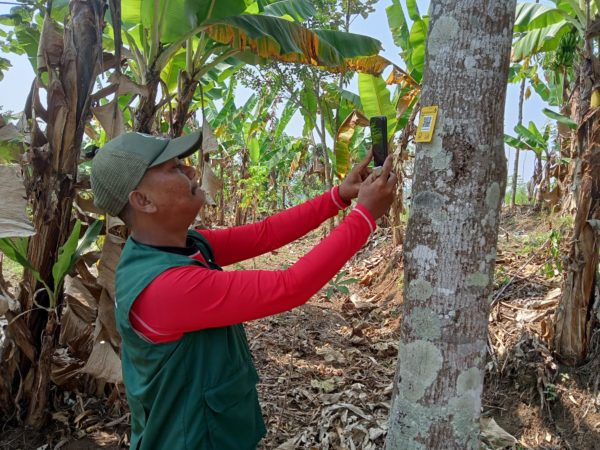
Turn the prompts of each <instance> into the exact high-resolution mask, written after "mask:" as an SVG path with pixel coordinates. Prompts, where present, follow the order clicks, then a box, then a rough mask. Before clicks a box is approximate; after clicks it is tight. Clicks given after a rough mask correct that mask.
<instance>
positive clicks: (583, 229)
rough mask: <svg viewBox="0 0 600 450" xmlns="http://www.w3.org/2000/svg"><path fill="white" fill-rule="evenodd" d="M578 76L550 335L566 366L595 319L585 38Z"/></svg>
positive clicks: (594, 112)
mask: <svg viewBox="0 0 600 450" xmlns="http://www.w3.org/2000/svg"><path fill="white" fill-rule="evenodd" d="M578 80H579V83H580V84H579V91H580V97H579V103H578V109H577V111H578V114H577V119H578V120H577V122H578V125H579V126H578V128H577V134H576V139H575V145H576V149H575V155H576V157H577V158H578V159H580V161H581V163H580V166H581V177H580V179H581V182H578V183H577V189H576V192H577V195H576V197H575V198H576V201H577V203H576V209H575V210H576V213H575V222H574V224H573V231H572V234H571V239H570V242H571V248H570V250H569V255H568V258H567V262H566V264H565V270H566V276H565V282H564V284H563V290H562V297H561V301H560V304H559V307H558V310H557V313H556V316H555V319H556V320H555V335H554V349H555V351H556V352H557V353H558V355H559V357H560V358H561V359H562V361H563V362H565V363H566V364H571V365H576V364H580V363H582V362H583V361H584V360H585V358H586V356H587V353H588V349H589V345H590V339H591V335H592V327H593V324H594V321H595V315H594V314H593V308H594V295H595V286H596V283H597V281H598V280H597V278H598V273H597V270H598V236H599V231H598V228H600V227H598V226H595V224H597V223H598V222H596V221H598V220H599V219H600V147H599V146H600V110H599V109H598V108H593V109H590V101H591V97H592V91H593V86H594V85H595V84H596V83H597V82H598V81H600V74H598V73H595V72H594V68H593V64H592V46H591V43H590V41H589V40H588V41H587V42H586V44H585V47H584V51H583V56H582V61H581V66H580V71H579V78H578ZM575 179H576V178H574V180H575Z"/></svg>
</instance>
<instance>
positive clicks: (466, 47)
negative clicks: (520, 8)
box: [386, 0, 516, 450]
mask: <svg viewBox="0 0 600 450" xmlns="http://www.w3.org/2000/svg"><path fill="white" fill-rule="evenodd" d="M515 6H516V0H509V1H504V2H498V1H496V0H478V1H475V0H464V1H461V2H455V1H453V0H433V1H432V3H431V7H430V11H431V12H432V14H431V18H430V25H429V35H428V38H427V55H426V69H425V72H424V78H423V93H422V97H421V104H422V105H423V106H430V105H437V106H438V107H439V114H438V118H437V121H438V122H437V125H436V129H435V133H434V137H433V141H432V142H431V143H428V144H419V145H417V149H416V158H415V179H414V184H413V200H412V210H411V217H410V219H409V223H408V228H407V234H406V240H405V273H404V279H405V281H406V284H405V291H404V304H403V321H402V325H401V330H400V345H399V354H398V358H399V362H398V369H397V372H396V377H395V380H394V381H395V392H394V394H395V395H394V398H393V400H392V410H391V416H390V421H389V427H388V430H389V431H388V436H387V440H386V448H387V449H429V450H436V449H444V450H449V449H461V450H464V449H473V448H479V417H480V410H481V392H482V388H483V372H484V367H485V358H486V337H487V321H488V310H489V300H490V296H491V294H492V290H493V273H494V264H495V260H496V244H497V235H498V221H499V213H500V204H501V201H502V197H503V193H504V189H505V187H506V171H507V170H506V158H505V156H504V144H503V124H504V120H503V119H504V102H505V94H506V79H507V76H508V66H509V56H510V48H511V39H512V29H513V21H514V15H515Z"/></svg>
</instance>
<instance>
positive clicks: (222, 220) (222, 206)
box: [219, 149, 225, 226]
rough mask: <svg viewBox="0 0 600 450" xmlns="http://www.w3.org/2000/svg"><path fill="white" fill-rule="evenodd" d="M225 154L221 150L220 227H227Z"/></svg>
mask: <svg viewBox="0 0 600 450" xmlns="http://www.w3.org/2000/svg"><path fill="white" fill-rule="evenodd" d="M224 166H225V153H224V152H223V149H221V164H220V176H221V188H220V191H221V192H220V194H221V195H220V196H219V225H221V226H223V225H225V169H224Z"/></svg>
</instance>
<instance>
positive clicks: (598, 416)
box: [0, 207, 600, 450]
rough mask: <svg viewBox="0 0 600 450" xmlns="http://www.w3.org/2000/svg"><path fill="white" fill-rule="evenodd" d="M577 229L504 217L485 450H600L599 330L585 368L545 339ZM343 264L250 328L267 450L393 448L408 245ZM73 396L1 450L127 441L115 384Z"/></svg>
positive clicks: (534, 217)
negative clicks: (564, 254) (40, 427)
mask: <svg viewBox="0 0 600 450" xmlns="http://www.w3.org/2000/svg"><path fill="white" fill-rule="evenodd" d="M569 225H570V224H569V223H568V222H565V220H564V219H556V218H555V217H553V216H549V215H547V214H545V213H542V214H541V215H540V214H539V213H537V212H534V211H533V210H532V209H531V208H529V207H523V208H522V209H520V210H518V211H515V212H512V213H508V212H505V214H504V217H503V223H502V227H501V231H500V240H499V251H498V264H497V271H496V272H497V276H496V291H495V295H494V303H493V306H492V309H491V314H490V337H489V355H490V356H489V361H488V365H487V370H486V383H485V391H484V397H483V415H484V417H485V424H486V426H485V435H486V441H485V442H486V445H487V448H496V449H498V448H515V449H523V448H530V449H540V450H551V449H552V450H554V449H583V450H586V449H600V413H599V412H600V396H599V395H598V385H599V382H600V360H599V358H596V357H595V355H597V354H598V351H599V344H598V343H599V339H598V336H599V334H596V336H595V338H594V342H593V348H592V358H590V362H589V363H587V364H586V365H584V366H582V367H579V368H567V367H563V366H561V365H560V364H559V363H558V361H556V359H555V358H554V357H553V356H552V354H551V353H550V351H549V350H548V346H547V343H546V339H547V338H548V337H549V335H548V333H549V330H551V327H549V324H550V320H551V316H552V314H553V312H554V309H555V307H556V303H557V301H558V296H559V293H560V290H559V289H558V288H559V287H560V285H561V276H560V257H559V255H560V253H561V250H564V246H565V243H564V242H562V243H561V242H560V241H559V240H558V239H557V236H558V234H557V233H553V231H556V230H558V229H559V228H560V227H569ZM323 235H324V230H323V229H321V230H317V231H316V232H314V233H312V234H311V235H309V236H307V237H306V238H304V239H302V240H300V241H298V242H296V243H295V244H293V245H290V246H287V247H285V248H283V249H281V250H280V251H278V252H273V253H270V254H268V255H265V256H263V257H261V258H257V259H256V260H253V261H249V262H246V263H245V264H244V265H243V266H240V267H236V268H242V267H244V268H281V267H285V266H287V265H289V264H290V263H292V262H293V261H294V260H296V259H297V258H298V257H299V256H301V255H302V254H304V253H305V252H306V251H307V250H308V249H309V248H311V247H312V246H313V245H314V244H315V243H316V242H318V241H319V240H320V239H321V238H322V237H323ZM344 270H345V271H346V273H345V274H343V275H341V276H340V277H339V278H338V279H337V281H336V282H335V283H333V284H329V285H328V286H326V287H325V288H324V289H323V290H322V291H321V292H320V293H319V294H318V295H316V296H315V297H314V298H313V299H311V301H310V302H309V303H308V304H307V305H306V306H304V307H302V308H298V309H296V310H294V311H290V312H288V313H285V314H281V315H279V316H275V317H270V318H266V319H262V320H258V321H255V322H253V323H250V324H248V326H247V331H248V337H249V341H250V345H251V348H252V351H253V354H254V356H255V362H256V366H257V368H258V370H259V372H260V374H261V382H260V384H259V386H258V389H259V395H260V398H261V403H262V406H263V413H264V416H265V421H266V423H267V428H268V435H267V437H266V438H265V439H264V440H263V442H262V443H261V447H260V448H261V449H265V450H266V449H280V450H286V449H295V448H312V449H376V448H382V446H383V442H384V437H385V430H386V421H387V416H388V413H389V407H390V400H391V392H392V379H393V376H394V371H395V366H396V358H397V345H398V337H399V324H400V320H401V317H400V306H401V303H402V287H403V278H402V247H401V246H398V247H395V248H394V247H393V246H391V245H390V236H389V231H388V230H385V229H379V230H377V232H376V234H375V235H374V237H373V238H372V239H371V241H370V242H369V244H368V245H367V246H366V247H365V248H363V250H361V252H360V253H359V254H358V255H357V256H356V257H355V258H354V259H353V260H352V261H351V262H350V263H349V264H348V265H347V267H346V268H345V269H344ZM344 286H347V287H349V289H350V293H349V295H347V294H345V293H344V292H343V291H344ZM328 295H329V297H330V298H328ZM117 394H118V392H117ZM67 397H68V398H67V399H66V400H65V401H64V402H63V404H66V405H70V407H69V408H68V409H65V410H64V411H62V412H59V413H55V415H54V421H53V425H52V427H51V428H49V429H48V430H46V432H45V433H44V434H42V435H40V434H36V433H32V432H31V431H28V430H23V429H22V428H19V429H9V428H5V429H2V430H0V435H1V436H2V438H1V441H0V449H6V450H8V449H11V450H12V449H17V448H21V449H29V448H32V449H37V448H47V449H53V448H62V449H98V448H103V449H115V448H120V447H119V446H120V445H121V446H122V445H123V444H126V442H127V421H128V414H127V410H126V406H125V404H124V403H123V400H122V398H121V397H119V395H115V391H113V395H112V396H111V398H109V399H101V400H99V399H96V398H94V397H87V396H82V395H80V394H77V393H75V392H71V393H69V394H68V395H67ZM490 419H493V421H491V420H490ZM494 425H496V428H495V427H494ZM511 442H513V444H510V443H511ZM46 444H48V445H47V446H46V447H44V445H46Z"/></svg>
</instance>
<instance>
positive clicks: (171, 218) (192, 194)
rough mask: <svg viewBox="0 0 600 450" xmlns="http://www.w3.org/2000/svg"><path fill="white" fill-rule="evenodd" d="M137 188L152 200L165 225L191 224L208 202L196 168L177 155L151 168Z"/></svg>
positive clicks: (158, 216) (156, 213)
mask: <svg viewBox="0 0 600 450" xmlns="http://www.w3.org/2000/svg"><path fill="white" fill-rule="evenodd" d="M137 190H138V191H140V192H142V193H143V194H144V195H145V196H146V197H147V198H148V199H149V200H150V201H151V202H152V203H153V205H154V206H155V207H156V211H155V212H154V214H155V215H156V218H157V219H159V220H161V221H162V222H163V223H164V224H165V225H166V224H168V223H172V224H174V225H179V224H183V223H185V226H186V227H187V226H189V225H190V224H191V223H192V222H193V221H194V219H195V217H196V214H198V210H199V209H200V208H201V207H202V206H203V205H204V203H205V198H204V192H203V191H202V189H200V186H199V184H198V179H197V178H196V171H195V170H194V168H193V167H190V166H186V165H184V164H182V162H181V161H180V160H179V159H177V158H174V159H171V160H169V161H166V162H164V163H162V164H159V165H158V166H155V167H152V168H150V169H148V171H147V172H146V173H145V175H144V178H142V181H141V182H140V184H139V185H138V187H137Z"/></svg>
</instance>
